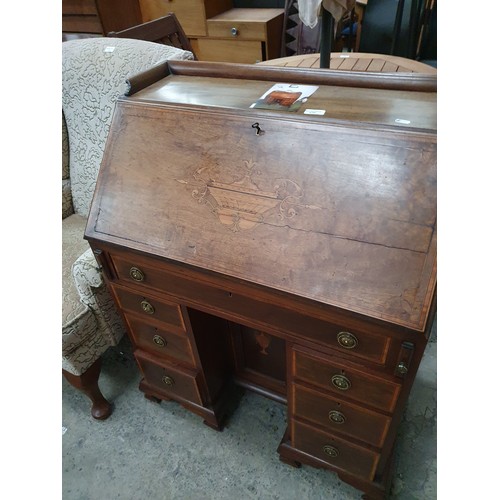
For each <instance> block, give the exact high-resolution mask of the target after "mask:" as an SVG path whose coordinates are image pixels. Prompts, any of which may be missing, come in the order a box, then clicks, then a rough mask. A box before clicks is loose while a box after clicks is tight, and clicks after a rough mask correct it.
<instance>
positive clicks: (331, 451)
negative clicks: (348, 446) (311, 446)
mask: <svg viewBox="0 0 500 500" xmlns="http://www.w3.org/2000/svg"><path fill="white" fill-rule="evenodd" d="M323 452H324V453H326V454H327V455H328V456H330V457H338V456H339V454H340V452H339V450H337V448H335V446H331V445H329V444H325V446H323Z"/></svg>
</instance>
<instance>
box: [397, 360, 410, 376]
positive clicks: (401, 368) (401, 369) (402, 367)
mask: <svg viewBox="0 0 500 500" xmlns="http://www.w3.org/2000/svg"><path fill="white" fill-rule="evenodd" d="M396 370H397V372H398V373H400V374H401V375H406V374H407V373H408V367H407V366H406V364H405V363H404V362H403V361H400V362H399V363H398V366H397V367H396Z"/></svg>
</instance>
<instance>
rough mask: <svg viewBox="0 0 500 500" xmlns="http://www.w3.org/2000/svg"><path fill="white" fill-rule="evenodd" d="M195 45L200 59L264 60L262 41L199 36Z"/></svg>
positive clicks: (252, 62) (225, 60) (253, 62)
mask: <svg viewBox="0 0 500 500" xmlns="http://www.w3.org/2000/svg"><path fill="white" fill-rule="evenodd" d="M196 46H197V52H196V55H197V57H198V59H199V60H200V61H220V62H234V63H241V64H255V63H256V62H260V61H263V60H265V53H263V50H264V47H263V42H258V41H254V42H252V41H243V40H219V39H213V38H212V39H209V38H199V39H198V41H197V45H196Z"/></svg>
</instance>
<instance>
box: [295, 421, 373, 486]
mask: <svg viewBox="0 0 500 500" xmlns="http://www.w3.org/2000/svg"><path fill="white" fill-rule="evenodd" d="M291 441H292V446H293V447H295V448H297V449H298V450H300V451H304V452H305V453H308V454H309V455H312V456H314V457H316V458H318V459H319V460H322V461H323V462H327V463H329V464H331V465H334V466H335V467H338V468H339V469H343V470H345V471H347V472H350V473H351V474H356V475H358V476H362V477H364V478H366V479H368V480H369V481H371V480H372V479H373V477H374V475H375V471H376V468H377V464H378V460H379V454H378V453H376V452H374V451H372V450H369V449H367V448H363V447H361V446H357V445H355V444H353V443H349V442H348V441H346V440H344V439H341V438H338V437H333V436H330V435H328V434H327V433H324V432H321V431H318V430H317V429H313V428H312V427H309V426H308V425H305V424H302V423H299V422H297V421H295V420H292V423H291Z"/></svg>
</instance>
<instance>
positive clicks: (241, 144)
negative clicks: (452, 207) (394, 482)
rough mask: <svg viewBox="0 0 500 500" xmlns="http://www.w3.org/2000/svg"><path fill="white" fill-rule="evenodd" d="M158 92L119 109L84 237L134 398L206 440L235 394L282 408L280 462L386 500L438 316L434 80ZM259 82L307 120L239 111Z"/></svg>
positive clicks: (134, 86) (235, 72)
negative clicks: (309, 90)
mask: <svg viewBox="0 0 500 500" xmlns="http://www.w3.org/2000/svg"><path fill="white" fill-rule="evenodd" d="M156 73H157V74H156V79H157V81H156V83H153V84H151V85H150V86H148V87H146V88H144V85H145V84H144V81H145V80H143V78H144V75H139V76H137V77H136V78H132V79H131V91H130V96H129V97H126V98H123V99H121V100H119V101H118V104H117V109H116V111H115V115H114V119H113V124H112V127H111V131H110V135H109V140H108V143H107V146H106V151H105V155H104V159H103V164H102V167H101V171H100V174H99V179H98V184H97V187H96V194H95V196H94V201H93V204H92V208H91V213H90V216H89V223H88V225H87V230H86V238H87V239H88V240H89V242H90V244H91V246H92V248H93V250H94V253H95V255H96V257H97V259H98V261H99V262H100V264H101V266H102V268H103V270H104V273H105V275H106V279H107V283H108V285H109V287H110V289H111V291H112V294H113V296H114V297H115V300H116V303H117V306H118V307H119V309H120V311H121V312H122V314H123V317H124V320H125V322H126V324H127V326H128V331H129V335H130V338H131V339H132V341H133V344H134V348H135V357H136V360H137V363H138V365H139V367H140V369H141V372H142V374H143V379H142V381H141V384H140V388H141V390H142V391H143V392H144V393H145V394H146V396H147V397H148V398H153V399H158V400H162V399H172V400H175V401H178V402H179V403H180V404H182V405H184V406H185V407H186V408H188V409H190V410H191V411H193V412H195V413H196V414H198V415H200V416H201V417H202V418H203V419H204V421H205V423H207V424H208V425H210V426H211V427H213V428H215V429H220V428H222V427H223V425H224V421H225V419H226V418H227V417H228V404H229V401H230V400H231V395H232V394H233V388H234V385H235V384H238V385H241V386H243V387H246V388H249V389H253V390H256V391H258V392H260V393H261V394H264V395H266V396H268V397H271V398H274V399H276V400H278V401H282V402H283V403H286V404H287V406H288V428H287V431H286V433H285V435H284V436H283V440H282V442H281V443H279V446H278V452H279V456H280V459H281V460H282V461H284V462H286V463H289V464H291V465H295V466H296V465H298V464H301V463H307V464H310V465H314V466H317V467H324V468H327V469H331V470H332V471H335V472H337V473H338V474H339V477H340V478H341V479H343V480H344V481H346V482H349V483H350V484H352V485H354V486H355V487H357V488H359V489H361V490H362V491H364V492H365V495H366V496H365V498H384V497H385V495H386V492H387V488H388V485H389V483H390V470H391V457H392V450H393V445H394V441H395V438H396V433H397V426H398V422H399V420H400V418H401V415H402V412H403V410H404V405H405V402H406V399H407V397H408V394H409V391H410V389H411V385H412V382H413V379H414V376H415V373H416V371H417V369H418V365H419V362H420V359H421V357H422V354H423V352H424V349H425V345H426V342H427V339H428V337H429V334H430V330H431V326H432V322H433V318H434V314H435V308H436V305H435V304H436V297H435V294H436V268H435V263H436V208H435V179H436V151H435V146H436V142H435V123H436V122H435V119H436V118H435V85H436V80H435V77H434V76H429V75H412V76H405V77H403V78H402V79H398V81H397V82H395V81H394V80H393V79H392V78H389V79H388V81H387V82H385V83H384V82H382V84H381V81H380V77H375V78H374V77H372V76H370V75H362V76H359V75H348V76H346V75H345V74H343V75H340V74H339V73H337V72H335V71H330V72H327V73H325V72H321V70H318V71H314V70H313V71H310V72H308V73H307V74H305V73H303V72H300V71H297V70H293V69H283V70H280V72H279V73H276V71H275V69H270V70H268V69H267V68H262V67H257V66H238V65H235V66H234V67H233V69H231V70H228V69H227V68H225V67H223V66H221V65H218V64H216V63H203V62H181V61H171V62H169V63H165V65H163V66H160V67H158V68H156ZM241 75H245V77H244V78H242V77H241ZM147 81H148V82H149V83H150V82H151V74H149V75H148V76H147ZM276 81H278V82H296V84H300V83H304V84H310V85H317V86H318V89H317V91H316V92H315V93H314V94H313V95H312V96H311V97H309V99H308V101H307V107H308V108H310V109H323V110H324V111H325V113H324V115H322V116H320V117H315V116H313V117H311V116H309V115H307V114H303V111H304V110H303V109H302V110H301V111H299V112H297V113H287V112H283V111H281V112H280V111H271V110H259V109H256V108H254V107H253V106H252V104H253V103H254V102H255V101H256V100H258V98H259V97H260V96H261V95H262V94H264V92H265V91H266V90H267V89H268V88H269V87H270V86H271V85H272V84H273V83H275V82H276ZM180 82H182V92H179V90H178V89H179V83H180ZM374 87H378V88H374ZM360 102H362V103H363V106H366V107H363V109H361V108H360V107H356V106H360V105H359V104H358V105H356V104H355V103H360ZM193 103H196V104H193ZM346 103H347V105H346ZM401 116H405V117H407V118H408V120H409V121H410V122H411V123H412V125H413V127H412V128H409V127H405V126H400V125H394V123H397V122H395V119H396V118H401ZM277 445H278V443H277ZM332 487H333V485H332Z"/></svg>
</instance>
